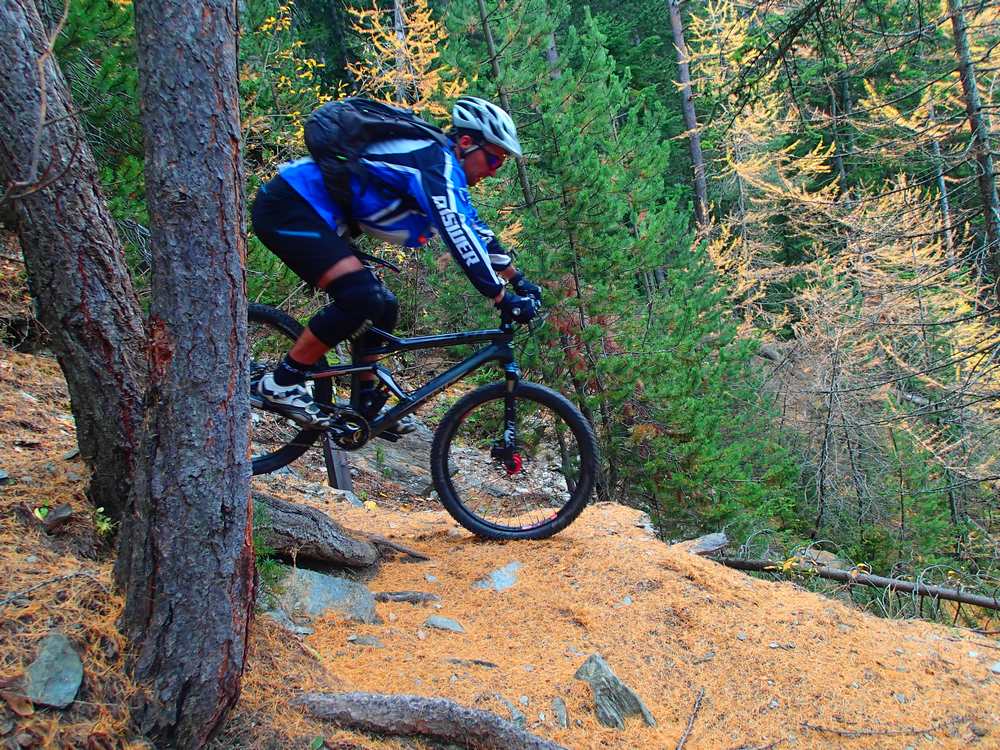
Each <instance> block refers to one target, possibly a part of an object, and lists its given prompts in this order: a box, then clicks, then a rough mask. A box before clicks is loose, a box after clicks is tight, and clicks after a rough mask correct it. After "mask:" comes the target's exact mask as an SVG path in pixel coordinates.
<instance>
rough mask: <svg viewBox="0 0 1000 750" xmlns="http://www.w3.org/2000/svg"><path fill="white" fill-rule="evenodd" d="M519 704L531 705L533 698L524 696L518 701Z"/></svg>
mask: <svg viewBox="0 0 1000 750" xmlns="http://www.w3.org/2000/svg"><path fill="white" fill-rule="evenodd" d="M517 702H518V703H520V704H521V705H522V706H527V705H528V704H529V703H531V698H529V697H528V696H526V695H522V696H521V697H520V698H518V699H517Z"/></svg>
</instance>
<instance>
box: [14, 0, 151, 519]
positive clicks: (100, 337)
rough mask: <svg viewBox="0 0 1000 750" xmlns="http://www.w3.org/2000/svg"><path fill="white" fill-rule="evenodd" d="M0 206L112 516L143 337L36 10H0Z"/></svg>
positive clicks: (117, 511)
mask: <svg viewBox="0 0 1000 750" xmlns="http://www.w3.org/2000/svg"><path fill="white" fill-rule="evenodd" d="M0 69H2V70H3V75H0V203H5V202H6V203H8V204H12V207H13V213H14V216H15V220H16V231H17V234H18V237H19V239H20V243H21V249H22V251H23V253H24V260H25V265H26V266H27V269H28V283H29V286H30V289H31V293H32V296H33V297H34V299H35V300H36V302H37V303H38V312H39V319H40V322H41V324H42V325H43V326H44V327H45V329H46V331H47V332H48V335H49V337H50V341H51V347H52V350H53V351H54V352H55V354H56V356H57V357H58V359H59V366H60V367H61V368H62V371H63V375H64V376H65V377H66V383H67V385H68V386H69V394H70V401H71V403H72V409H73V416H74V417H75V419H76V431H77V440H78V441H79V444H80V454H81V456H82V457H83V458H84V459H85V460H86V461H87V463H88V465H89V466H90V467H91V468H92V469H94V472H93V477H92V479H91V483H90V486H89V489H88V493H87V494H88V497H89V498H90V500H91V502H93V503H94V504H95V505H99V506H103V507H104V508H105V510H106V511H107V512H108V514H109V515H111V516H112V517H115V518H117V517H119V516H120V515H121V510H122V508H124V506H125V500H126V497H127V496H128V492H129V487H130V484H131V468H132V460H133V454H132V451H133V446H134V441H135V436H136V433H137V432H138V430H139V426H140V423H141V418H142V382H143V359H142V356H141V355H142V349H143V344H144V341H145V332H144V331H143V327H142V319H141V317H140V314H139V305H138V302H137V300H136V296H135V293H134V292H133V290H132V282H131V280H130V279H129V276H128V271H127V267H126V265H125V257H124V253H123V251H122V247H121V243H120V242H119V240H118V235H117V232H116V230H115V224H114V221H113V220H112V218H111V216H110V214H109V213H108V210H107V208H106V207H105V202H104V197H103V196H102V194H101V190H100V187H99V185H98V178H97V167H96V165H95V163H94V157H93V155H92V154H91V151H90V147H89V146H88V145H87V142H86V140H85V136H84V132H83V129H82V127H81V126H80V124H79V122H77V120H76V118H75V117H74V116H73V107H72V102H71V99H70V96H69V91H68V88H67V86H66V81H65V79H64V78H63V76H62V74H61V73H60V71H59V67H58V66H57V65H56V61H55V60H54V58H53V57H52V54H51V44H50V40H49V39H47V38H46V35H45V31H44V28H43V25H42V22H41V19H40V18H39V15H38V11H37V9H36V6H35V4H34V0H0Z"/></svg>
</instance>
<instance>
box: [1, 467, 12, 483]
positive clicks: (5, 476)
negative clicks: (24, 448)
mask: <svg viewBox="0 0 1000 750" xmlns="http://www.w3.org/2000/svg"><path fill="white" fill-rule="evenodd" d="M9 481H10V474H8V473H7V472H6V471H4V470H3V469H0V484H7V482H9Z"/></svg>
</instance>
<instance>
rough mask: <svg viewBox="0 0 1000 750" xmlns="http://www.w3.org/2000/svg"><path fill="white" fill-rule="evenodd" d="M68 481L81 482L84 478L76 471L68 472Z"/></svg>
mask: <svg viewBox="0 0 1000 750" xmlns="http://www.w3.org/2000/svg"><path fill="white" fill-rule="evenodd" d="M66 479H67V480H68V481H70V482H79V481H80V480H81V479H83V477H81V476H80V475H79V474H77V473H76V472H75V471H67V472H66Z"/></svg>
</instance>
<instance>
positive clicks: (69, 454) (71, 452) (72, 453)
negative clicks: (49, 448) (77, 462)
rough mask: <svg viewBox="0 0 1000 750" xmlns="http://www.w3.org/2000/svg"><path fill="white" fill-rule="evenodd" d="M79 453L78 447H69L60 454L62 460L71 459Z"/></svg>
mask: <svg viewBox="0 0 1000 750" xmlns="http://www.w3.org/2000/svg"><path fill="white" fill-rule="evenodd" d="M79 455H80V448H79V447H77V448H71V449H70V450H68V451H66V452H65V453H63V454H62V457H63V461H72V460H73V459H74V458H76V457H77V456H79Z"/></svg>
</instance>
